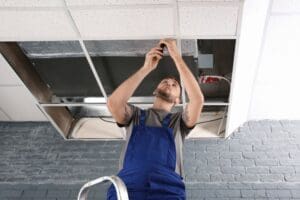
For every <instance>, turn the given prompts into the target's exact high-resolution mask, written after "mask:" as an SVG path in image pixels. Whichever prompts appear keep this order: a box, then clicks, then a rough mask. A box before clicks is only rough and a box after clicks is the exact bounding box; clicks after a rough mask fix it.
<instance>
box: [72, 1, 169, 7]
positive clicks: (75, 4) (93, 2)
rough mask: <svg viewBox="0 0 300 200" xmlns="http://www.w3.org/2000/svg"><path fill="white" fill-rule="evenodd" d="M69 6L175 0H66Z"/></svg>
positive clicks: (162, 2)
mask: <svg viewBox="0 0 300 200" xmlns="http://www.w3.org/2000/svg"><path fill="white" fill-rule="evenodd" d="M66 2H67V5H68V6H90V5H143V4H166V3H172V2H173V0H159V1H157V0H102V1H99V0H66Z"/></svg>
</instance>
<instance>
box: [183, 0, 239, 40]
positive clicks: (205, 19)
mask: <svg viewBox="0 0 300 200" xmlns="http://www.w3.org/2000/svg"><path fill="white" fill-rule="evenodd" d="M238 11H239V5H238V4H228V5H227V4H220V5H219V4H218V3H215V4H213V3H203V4H202V3H197V4H191V5H190V4H186V3H184V4H180V6H179V12H180V27H181V29H180V31H181V35H182V37H185V36H195V35H196V36H197V35H199V36H201V35H209V36H214V35H215V36H222V35H225V36H228V35H229V36H235V35H236V27H237V22H238Z"/></svg>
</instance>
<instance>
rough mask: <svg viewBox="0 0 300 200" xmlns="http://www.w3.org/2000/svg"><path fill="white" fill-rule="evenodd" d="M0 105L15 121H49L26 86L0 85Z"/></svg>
mask: <svg viewBox="0 0 300 200" xmlns="http://www.w3.org/2000/svg"><path fill="white" fill-rule="evenodd" d="M0 96H1V98H0V107H1V108H2V110H3V111H4V112H5V113H7V114H8V115H9V116H10V117H11V119H12V120H13V121H47V119H46V117H45V116H44V114H43V113H42V112H41V111H40V110H39V109H38V107H37V106H36V105H35V100H34V97H33V96H32V95H31V94H30V93H29V91H28V89H27V88H26V87H25V86H15V87H4V86H3V87H0Z"/></svg>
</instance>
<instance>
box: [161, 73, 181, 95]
mask: <svg viewBox="0 0 300 200" xmlns="http://www.w3.org/2000/svg"><path fill="white" fill-rule="evenodd" d="M164 79H173V80H175V81H176V82H177V83H178V85H179V88H180V94H179V98H180V99H181V92H182V88H181V84H180V79H179V78H178V77H177V76H174V75H167V76H165V77H164V78H163V79H162V80H164Z"/></svg>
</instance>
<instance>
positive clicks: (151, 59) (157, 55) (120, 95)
mask: <svg viewBox="0 0 300 200" xmlns="http://www.w3.org/2000/svg"><path fill="white" fill-rule="evenodd" d="M160 50H161V48H160V47H154V48H152V49H151V50H150V51H149V52H148V53H147V54H146V58H145V63H144V65H143V66H142V67H141V68H140V69H139V70H138V71H137V72H135V73H134V74H133V75H131V76H130V77H129V78H128V79H126V80H125V81H124V82H123V83H122V84H121V85H119V87H118V88H117V89H116V90H115V91H114V92H113V93H112V94H111V95H110V96H109V98H108V100H107V106H108V109H109V111H110V112H111V114H112V116H113V118H114V119H115V120H116V122H118V123H120V124H126V123H127V122H128V120H129V119H130V118H131V116H132V110H131V109H130V107H129V106H128V105H127V101H128V100H129V98H130V97H131V96H132V94H133V93H134V91H135V90H136V88H137V87H138V86H139V84H140V83H141V82H142V80H143V79H144V78H145V77H146V76H147V75H148V74H149V73H150V72H151V71H152V70H154V69H155V68H156V66H157V64H158V62H159V60H160V59H161V58H162V53H161V51H160Z"/></svg>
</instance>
